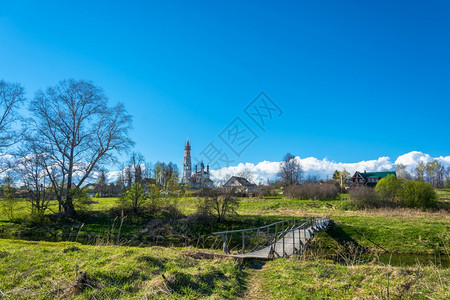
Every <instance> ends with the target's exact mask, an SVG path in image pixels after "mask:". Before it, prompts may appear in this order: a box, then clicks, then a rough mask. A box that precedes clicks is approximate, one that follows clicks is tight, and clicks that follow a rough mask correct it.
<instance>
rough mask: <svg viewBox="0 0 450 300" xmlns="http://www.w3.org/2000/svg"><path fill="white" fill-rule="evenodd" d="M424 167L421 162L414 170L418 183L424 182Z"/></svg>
mask: <svg viewBox="0 0 450 300" xmlns="http://www.w3.org/2000/svg"><path fill="white" fill-rule="evenodd" d="M426 168H427V167H426V165H425V164H424V162H423V161H421V162H420V163H419V164H418V165H417V167H416V168H415V169H414V171H415V173H416V179H417V180H418V181H424V179H425V170H426Z"/></svg>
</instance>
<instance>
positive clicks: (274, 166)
mask: <svg viewBox="0 0 450 300" xmlns="http://www.w3.org/2000/svg"><path fill="white" fill-rule="evenodd" d="M434 159H437V160H438V161H439V162H440V163H441V164H443V165H444V166H445V167H450V156H439V157H435V158H433V157H431V156H430V155H429V154H425V153H422V152H418V151H412V152H409V153H406V154H403V155H401V156H399V157H398V158H397V159H396V160H395V162H392V161H391V159H390V158H389V157H387V156H382V157H379V158H378V159H374V160H363V161H360V162H355V163H342V162H334V161H329V160H328V159H327V158H323V159H317V158H315V157H306V158H300V157H299V156H297V157H296V160H297V161H299V162H300V164H301V165H302V169H303V172H304V173H303V177H304V178H308V177H317V178H321V179H326V178H331V176H332V175H333V172H334V171H335V170H340V171H342V170H344V169H346V170H347V171H348V172H350V173H351V174H352V175H353V173H354V172H355V171H364V170H365V171H368V172H376V171H391V170H394V169H395V165H396V164H399V163H401V164H404V165H406V166H407V168H408V170H409V171H410V172H411V171H412V169H414V168H415V167H416V166H417V164H418V163H419V162H420V161H423V162H424V163H427V162H430V161H433V160H434ZM279 168H280V162H271V161H263V162H260V163H258V164H256V165H255V164H252V163H245V164H243V163H240V164H239V165H237V166H230V167H226V168H222V169H219V170H212V171H211V175H212V176H211V177H212V179H213V180H214V181H216V182H219V181H221V180H225V179H227V178H229V177H230V176H233V175H237V174H238V173H239V172H241V171H242V170H244V169H248V170H250V171H251V172H252V174H253V178H252V180H253V182H254V183H260V182H261V183H265V182H267V180H274V179H275V178H276V174H277V172H278V170H279Z"/></svg>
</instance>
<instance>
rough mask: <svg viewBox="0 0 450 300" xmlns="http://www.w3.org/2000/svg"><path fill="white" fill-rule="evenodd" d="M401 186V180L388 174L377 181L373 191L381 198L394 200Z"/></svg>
mask: <svg viewBox="0 0 450 300" xmlns="http://www.w3.org/2000/svg"><path fill="white" fill-rule="evenodd" d="M401 188H402V180H400V179H398V178H397V176H395V175H388V176H386V177H385V178H382V179H381V180H380V181H378V183H377V185H376V187H375V191H376V192H377V194H378V196H379V197H380V199H382V200H386V201H395V199H396V197H397V195H398V194H399V192H400V190H401Z"/></svg>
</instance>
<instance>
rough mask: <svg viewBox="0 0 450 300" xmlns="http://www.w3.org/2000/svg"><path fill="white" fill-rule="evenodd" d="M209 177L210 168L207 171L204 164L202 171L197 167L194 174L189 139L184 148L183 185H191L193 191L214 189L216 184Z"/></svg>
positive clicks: (207, 167)
mask: <svg viewBox="0 0 450 300" xmlns="http://www.w3.org/2000/svg"><path fill="white" fill-rule="evenodd" d="M209 177H210V173H209V166H206V169H205V164H204V163H203V162H202V163H201V164H200V170H199V169H198V166H197V165H196V166H195V170H194V172H192V164H191V145H190V144H189V139H187V141H186V146H185V147H184V161H183V176H182V178H181V183H183V184H189V185H190V186H191V188H193V189H201V188H212V187H213V186H214V182H213V181H212V180H211V179H210V178H209Z"/></svg>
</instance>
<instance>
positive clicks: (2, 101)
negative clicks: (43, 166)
mask: <svg viewBox="0 0 450 300" xmlns="http://www.w3.org/2000/svg"><path fill="white" fill-rule="evenodd" d="M24 99H25V98H24V91H23V87H22V86H21V85H20V84H18V83H9V82H5V81H3V80H0V172H5V171H7V170H9V169H10V168H11V167H12V166H11V159H10V158H12V157H8V156H6V155H5V152H6V150H7V149H8V148H9V147H10V146H12V145H14V144H16V143H17V142H18V141H19V140H20V139H21V137H22V135H21V134H20V133H18V132H17V131H18V128H19V126H18V122H17V121H19V120H20V115H19V113H18V111H17V109H18V108H19V107H20V105H21V104H22V103H23V102H24Z"/></svg>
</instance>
